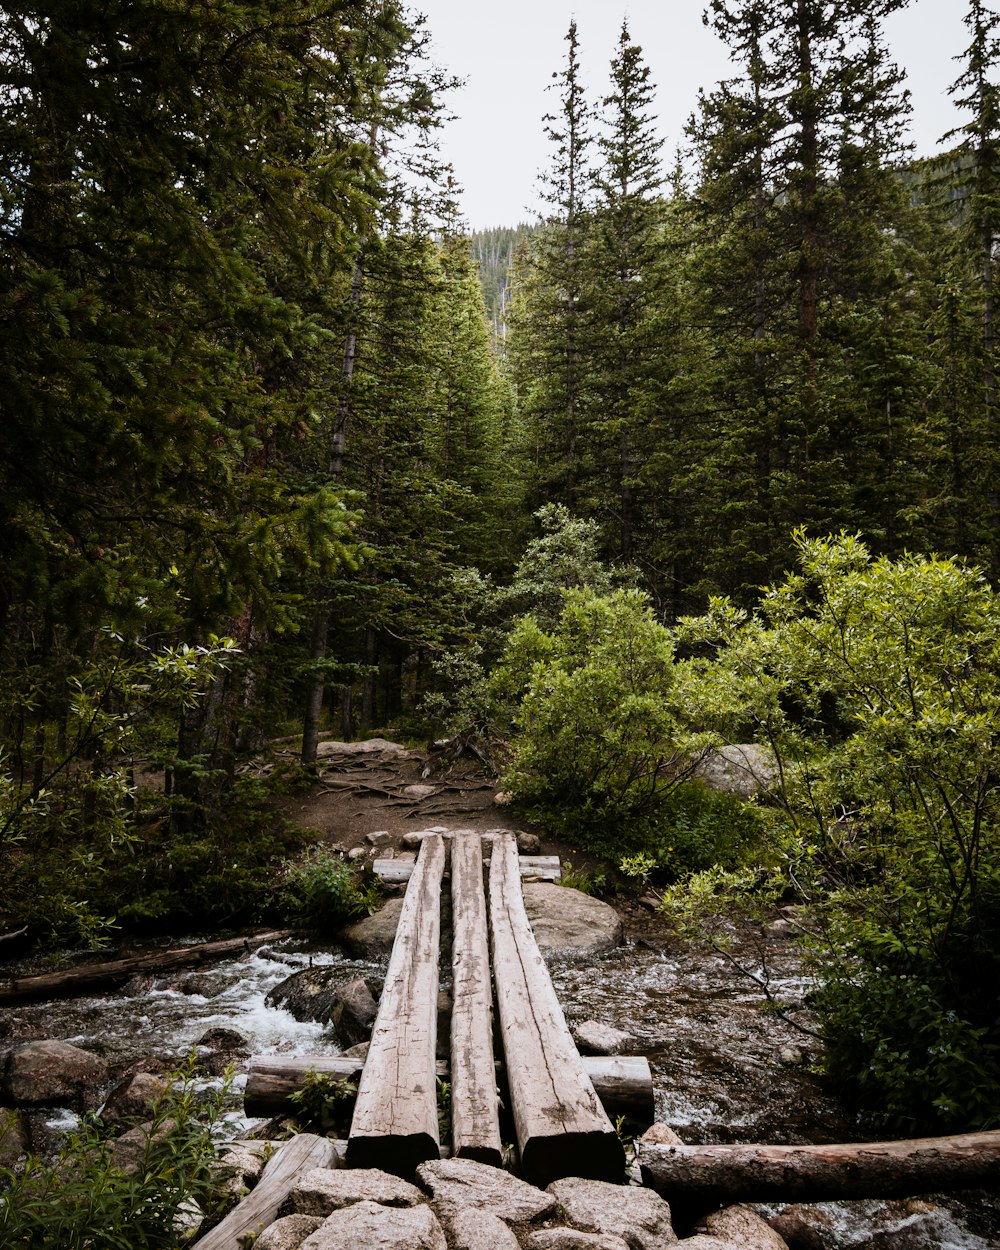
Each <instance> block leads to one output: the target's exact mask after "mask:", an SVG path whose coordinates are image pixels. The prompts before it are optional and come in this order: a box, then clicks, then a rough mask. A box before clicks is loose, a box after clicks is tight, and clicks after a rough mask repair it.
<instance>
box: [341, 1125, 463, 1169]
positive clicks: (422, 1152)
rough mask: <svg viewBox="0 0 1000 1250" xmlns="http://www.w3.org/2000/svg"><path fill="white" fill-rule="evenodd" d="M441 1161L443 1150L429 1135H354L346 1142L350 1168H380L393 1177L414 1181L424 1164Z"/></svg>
mask: <svg viewBox="0 0 1000 1250" xmlns="http://www.w3.org/2000/svg"><path fill="white" fill-rule="evenodd" d="M440 1158H441V1147H440V1145H439V1144H438V1141H437V1139H436V1138H435V1137H433V1136H432V1135H431V1134H430V1133H411V1134H409V1135H405V1136H404V1135H402V1134H394V1135H393V1136H391V1137H390V1136H386V1135H384V1134H376V1135H374V1136H372V1137H365V1136H362V1135H356V1134H353V1133H352V1134H351V1136H350V1138H349V1139H348V1142H347V1160H346V1163H347V1166H348V1167H349V1168H378V1169H379V1170H380V1171H382V1172H391V1173H392V1175H393V1176H399V1177H402V1179H403V1180H408V1181H412V1180H413V1176H414V1173H415V1172H416V1170H417V1168H418V1167H419V1166H420V1165H421V1163H427V1162H428V1160H430V1159H440Z"/></svg>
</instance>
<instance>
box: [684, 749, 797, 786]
mask: <svg viewBox="0 0 1000 1250" xmlns="http://www.w3.org/2000/svg"><path fill="white" fill-rule="evenodd" d="M695 776H696V777H700V778H701V780H702V781H703V782H704V783H705V784H706V785H707V786H709V787H710V788H711V789H713V790H721V791H723V792H725V793H726V794H736V795H738V796H739V797H740V798H741V799H750V798H753V796H754V795H755V794H760V793H761V792H762V791H765V790H770V789H771V787H772V786H774V785H776V784H777V782H778V780H779V777H780V771H779V769H778V762H777V760H776V759H775V757H774V752H773V751H772V750H771V749H770V747H762V746H760V745H758V744H757V743H756V742H747V743H742V744H739V745H730V746H724V747H718V748H717V749H716V750H714V751H709V752H708V754H707V755H706V756H705V757H704V759H702V760H701V761H700V763H699V764H698V766H697V768H696V769H695Z"/></svg>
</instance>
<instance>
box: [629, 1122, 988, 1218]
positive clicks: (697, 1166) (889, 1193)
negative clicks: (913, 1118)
mask: <svg viewBox="0 0 1000 1250" xmlns="http://www.w3.org/2000/svg"><path fill="white" fill-rule="evenodd" d="M638 1157H639V1166H640V1168H641V1171H642V1180H643V1184H645V1185H648V1186H649V1187H650V1188H652V1189H655V1190H656V1191H657V1193H659V1194H662V1196H663V1197H664V1198H666V1199H667V1200H668V1202H672V1201H675V1200H677V1201H680V1202H681V1203H683V1204H684V1205H685V1206H687V1207H691V1206H698V1207H700V1208H702V1209H706V1210H707V1209H708V1208H709V1207H715V1206H718V1205H720V1204H728V1203H734V1202H826V1201H832V1200H834V1199H838V1198H906V1197H911V1196H912V1195H914V1194H924V1193H934V1192H935V1191H938V1190H942V1189H966V1188H970V1187H979V1186H990V1187H996V1186H998V1185H1000V1130H996V1131H993V1132H990V1133H966V1134H964V1135H962V1136H958V1137H919V1138H914V1139H911V1140H909V1141H888V1142H860V1143H850V1144H848V1145H833V1146H754V1145H746V1146H744V1145H732V1146H731V1145H726V1146H684V1145H648V1146H647V1145H644V1144H643V1143H642V1142H640V1143H639V1146H638Z"/></svg>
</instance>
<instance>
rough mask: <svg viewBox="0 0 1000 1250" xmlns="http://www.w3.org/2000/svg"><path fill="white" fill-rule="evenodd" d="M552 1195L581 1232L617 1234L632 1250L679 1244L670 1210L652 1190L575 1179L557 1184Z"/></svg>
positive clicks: (568, 1221)
mask: <svg viewBox="0 0 1000 1250" xmlns="http://www.w3.org/2000/svg"><path fill="white" fill-rule="evenodd" d="M548 1192H549V1193H550V1194H552V1195H553V1196H554V1197H555V1199H556V1201H557V1202H558V1204H559V1214H560V1215H561V1216H562V1218H563V1219H564V1220H565V1221H566V1223H567V1224H569V1225H570V1226H571V1227H572V1228H577V1229H579V1230H580V1231H581V1232H584V1233H613V1234H615V1235H617V1236H619V1237H623V1238H624V1239H625V1241H626V1242H627V1243H628V1245H629V1247H630V1250H662V1248H663V1247H664V1246H672V1245H675V1244H676V1242H677V1237H676V1235H675V1233H674V1228H673V1224H672V1223H671V1222H670V1207H669V1206H668V1205H667V1203H666V1202H665V1201H664V1200H663V1199H662V1198H661V1197H660V1196H659V1194H654V1193H653V1191H652V1190H651V1189H640V1188H638V1187H634V1186H624V1185H611V1184H609V1183H608V1182H607V1181H587V1180H579V1179H577V1178H575V1177H573V1178H568V1179H566V1180H559V1181H553V1182H552V1184H551V1185H550V1186H549V1188H548Z"/></svg>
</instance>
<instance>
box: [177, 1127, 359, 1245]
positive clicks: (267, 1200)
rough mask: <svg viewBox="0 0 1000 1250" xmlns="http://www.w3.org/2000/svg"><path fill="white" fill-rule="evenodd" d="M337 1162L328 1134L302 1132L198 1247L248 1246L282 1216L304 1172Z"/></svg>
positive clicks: (272, 1162)
mask: <svg viewBox="0 0 1000 1250" xmlns="http://www.w3.org/2000/svg"><path fill="white" fill-rule="evenodd" d="M336 1166H337V1150H336V1146H335V1145H334V1143H333V1142H332V1141H330V1140H329V1139H328V1138H326V1137H316V1136H314V1135H313V1134H312V1133H300V1134H299V1135H298V1136H297V1137H293V1138H291V1140H290V1141H288V1142H285V1143H284V1144H283V1145H282V1147H281V1149H280V1150H279V1151H278V1153H277V1154H276V1155H275V1156H274V1157H273V1158H272V1159H269V1160H268V1162H267V1164H266V1166H265V1168H264V1171H263V1172H262V1173H261V1177H260V1180H259V1181H258V1182H257V1184H256V1185H255V1186H254V1188H253V1189H252V1190H251V1191H250V1193H249V1194H248V1195H247V1196H246V1197H245V1198H244V1199H243V1201H242V1202H240V1203H239V1205H238V1206H236V1207H235V1208H234V1209H233V1210H232V1211H230V1212H229V1214H228V1215H227V1216H226V1218H225V1219H224V1220H223V1221H222V1222H221V1223H220V1224H216V1226H215V1227H214V1228H213V1229H211V1230H210V1231H209V1232H207V1233H206V1234H205V1236H204V1237H200V1238H199V1239H198V1240H197V1242H196V1243H195V1245H196V1246H197V1250H244V1247H246V1246H247V1245H248V1244H249V1240H248V1239H250V1240H252V1239H253V1238H255V1237H256V1236H257V1234H258V1233H259V1232H260V1231H261V1230H262V1229H264V1228H266V1227H267V1225H268V1224H272V1223H273V1222H274V1221H275V1220H276V1219H277V1218H278V1210H279V1208H280V1207H281V1204H282V1203H283V1202H284V1201H285V1199H286V1198H287V1197H288V1194H289V1192H290V1191H291V1189H292V1187H293V1186H294V1184H295V1182H296V1180H297V1179H298V1177H299V1175H300V1174H301V1173H302V1172H307V1171H309V1169H310V1168H333V1167H336Z"/></svg>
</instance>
